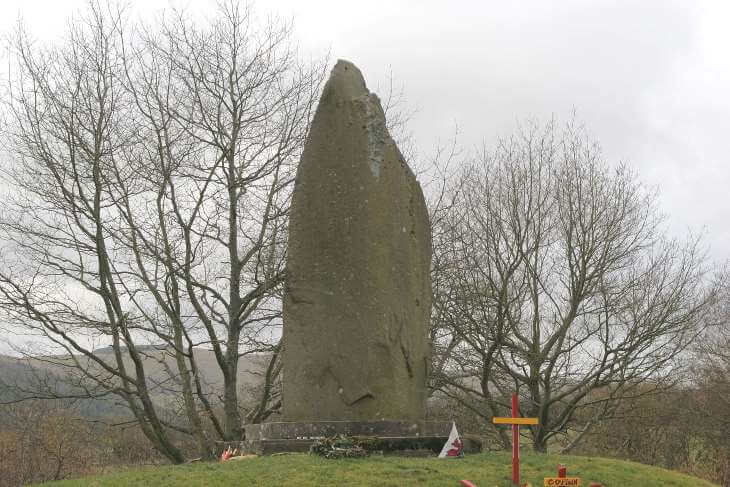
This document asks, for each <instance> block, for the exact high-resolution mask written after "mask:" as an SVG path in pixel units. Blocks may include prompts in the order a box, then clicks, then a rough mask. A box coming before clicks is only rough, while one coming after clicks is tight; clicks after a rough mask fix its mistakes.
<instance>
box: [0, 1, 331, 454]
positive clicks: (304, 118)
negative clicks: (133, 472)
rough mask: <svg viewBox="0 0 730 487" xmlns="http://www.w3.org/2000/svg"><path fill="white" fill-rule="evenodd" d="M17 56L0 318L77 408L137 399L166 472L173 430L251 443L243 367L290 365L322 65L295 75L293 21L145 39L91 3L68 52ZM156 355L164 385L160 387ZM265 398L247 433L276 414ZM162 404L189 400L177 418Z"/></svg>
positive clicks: (27, 43)
mask: <svg viewBox="0 0 730 487" xmlns="http://www.w3.org/2000/svg"><path fill="white" fill-rule="evenodd" d="M12 49H13V53H14V54H15V60H16V62H15V64H14V66H13V69H14V70H13V76H12V77H11V79H10V80H9V83H8V94H7V96H6V98H5V100H4V101H5V103H4V107H5V112H6V114H7V115H8V119H9V120H8V123H7V124H6V125H5V126H4V128H3V132H4V135H5V138H6V143H7V147H6V148H7V151H8V153H9V154H10V155H11V159H10V160H9V161H8V163H7V164H6V165H5V167H4V171H3V175H4V180H5V184H8V185H9V187H11V188H12V190H13V196H12V197H10V198H7V199H6V200H5V201H4V202H3V208H2V217H1V218H0V238H2V240H3V241H4V246H3V249H2V255H1V257H2V261H3V269H2V270H0V309H2V311H3V312H4V319H5V320H7V321H8V322H10V323H11V324H12V325H13V326H15V327H17V328H18V329H20V330H22V331H23V332H25V333H29V334H35V335H37V336H38V337H40V338H42V340H40V341H39V343H44V344H47V345H51V346H50V347H49V348H48V349H46V350H39V349H36V350H34V351H33V353H31V355H33V356H39V355H40V356H41V357H39V358H42V360H43V361H46V362H49V361H50V362H55V363H56V364H57V365H60V366H63V367H65V368H67V369H68V370H69V373H68V378H69V380H70V381H71V382H73V385H74V387H75V391H76V392H75V393H74V394H76V395H85V396H88V397H97V396H109V395H113V396H115V397H119V398H121V399H123V401H124V402H125V404H126V405H127V406H128V408H129V409H130V411H131V412H132V413H133V415H134V417H135V418H136V420H137V422H138V423H139V424H140V426H141V428H142V430H143V431H144V433H145V435H146V436H147V438H149V439H150V440H151V441H152V443H153V444H154V445H155V447H156V448H157V449H158V450H159V451H160V452H162V453H163V454H164V455H166V456H167V457H168V458H169V459H170V460H171V461H174V462H182V461H183V460H184V454H183V452H182V451H181V450H180V448H179V447H178V446H177V445H176V444H175V442H174V441H173V440H172V439H171V436H170V432H171V431H176V432H179V433H183V434H186V435H191V436H193V437H194V438H195V439H196V442H197V444H198V449H199V453H200V455H201V456H210V455H211V453H212V448H211V446H212V445H211V441H212V439H211V438H209V435H208V430H209V428H207V427H206V425H204V424H203V422H204V418H208V419H209V420H210V425H209V427H210V428H212V431H213V433H214V434H216V435H217V436H218V437H220V438H221V439H229V440H230V439H240V438H241V437H242V417H241V405H240V404H239V393H240V390H239V383H238V364H239V360H240V358H241V357H242V356H243V355H245V354H251V353H256V352H268V353H270V354H271V356H272V359H271V360H272V364H271V366H270V367H269V368H268V370H269V374H267V383H268V384H269V386H271V385H272V384H274V382H275V377H268V375H272V374H274V373H275V372H277V371H278V370H279V368H278V366H277V365H276V364H277V363H278V362H277V357H278V353H277V351H278V345H277V342H278V333H277V331H276V328H277V327H278V326H280V306H279V301H278V293H280V286H279V285H280V283H281V281H282V279H283V258H284V255H285V251H284V249H285V244H286V232H285V231H284V230H285V228H286V218H287V209H288V200H289V194H290V186H291V182H292V180H293V174H294V167H295V163H296V161H297V160H298V155H299V152H300V150H301V147H302V145H303V142H304V139H305V136H306V131H307V128H308V123H309V119H310V116H311V114H312V110H313V107H314V103H315V101H316V97H317V95H318V92H319V86H320V83H321V80H322V74H323V66H324V64H323V63H315V64H311V65H305V64H303V63H301V62H300V61H299V59H298V57H297V53H296V50H295V49H294V47H293V46H292V44H291V27H290V25H289V24H286V23H282V22H280V21H278V20H276V19H272V20H269V21H268V22H266V23H263V24H259V23H258V21H257V19H256V18H255V17H254V14H253V12H252V11H251V10H250V9H249V8H248V7H244V6H241V5H239V4H237V3H228V4H222V5H221V6H220V8H219V10H218V12H217V15H216V16H215V17H214V19H213V20H212V21H211V22H210V23H209V24H207V25H204V26H199V25H198V24H196V23H195V22H193V21H191V20H190V19H189V18H187V17H186V15H185V14H184V13H182V12H172V13H171V14H170V15H169V16H167V17H161V20H160V21H158V22H153V23H151V24H148V25H144V26H141V27H140V26H137V25H134V24H131V26H130V22H129V19H128V18H127V17H126V16H125V14H124V12H123V11H121V10H119V9H115V8H113V7H112V6H110V5H102V4H98V3H93V2H92V3H91V4H90V7H89V9H88V11H87V15H86V16H84V17H83V18H80V19H77V21H76V22H74V23H73V24H72V27H70V30H69V33H68V36H67V38H66V40H65V43H64V44H63V45H61V46H57V47H49V48H45V47H40V46H38V45H36V44H35V43H33V42H32V41H31V40H30V39H29V37H28V35H27V34H26V33H25V31H24V30H23V29H19V30H18V33H17V35H16V37H15V38H14V40H13V43H12ZM147 344H155V345H160V344H162V345H164V347H163V348H164V352H163V355H164V354H166V355H167V356H169V357H171V358H172V359H173V364H174V365H173V366H172V367H171V366H169V365H168V364H167V362H166V361H165V359H164V356H163V357H162V358H160V357H159V354H157V355H155V354H154V353H150V352H149V347H145V346H144V345H147ZM99 345H111V349H112V350H113V354H112V355H111V358H110V356H108V355H104V354H100V353H97V352H96V349H97V348H98V346H99ZM201 349H208V350H212V352H213V354H214V355H215V359H216V363H217V365H218V367H219V368H220V371H221V373H222V376H223V391H222V394H220V395H217V394H215V391H211V390H210V389H209V388H208V389H206V387H205V384H204V381H203V378H202V377H201V372H200V370H199V368H198V364H197V363H196V354H195V352H196V350H201ZM155 357H157V358H155ZM150 360H152V361H154V360H157V361H159V362H161V363H162V364H163V365H164V367H165V368H166V370H167V372H168V379H165V380H159V379H154V380H153V379H152V378H151V377H150V376H149V374H148V373H147V372H146V370H145V368H146V367H149V363H150ZM264 392H265V393H266V397H263V398H262V399H261V401H260V404H259V405H258V406H257V407H256V412H255V413H253V414H251V415H250V416H251V418H252V419H259V420H260V419H261V418H264V417H266V416H267V415H268V414H271V412H272V411H273V410H275V408H276V400H275V399H274V400H273V402H272V394H271V393H272V388H271V387H268V388H267V387H265V388H264ZM159 394H168V395H172V396H174V397H178V398H179V399H180V403H181V405H182V412H183V413H184V414H183V417H182V418H177V417H174V416H173V417H169V415H168V414H166V413H165V412H164V411H163V410H162V409H161V407H160V404H159V403H158V402H156V397H157V396H158V395H159ZM57 395H58V394H56V396H57ZM218 406H220V407H221V408H222V410H223V414H222V417H218V415H217V407H218ZM201 412H202V413H204V414H201Z"/></svg>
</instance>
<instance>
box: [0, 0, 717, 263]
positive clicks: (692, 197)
mask: <svg viewBox="0 0 730 487" xmlns="http://www.w3.org/2000/svg"><path fill="white" fill-rule="evenodd" d="M131 4H132V5H133V7H134V8H135V9H136V10H137V11H138V12H141V14H142V15H149V13H151V12H152V11H154V10H155V9H159V8H162V7H164V6H166V5H167V4H168V2H167V1H163V0H145V1H144V2H141V1H134V0H133V1H132V2H131ZM175 4H176V5H181V2H175ZM182 4H183V5H189V7H190V8H191V9H193V10H197V11H203V12H204V11H205V10H206V8H209V7H210V6H211V5H212V2H208V1H207V0H200V1H194V0H191V1H189V2H184V3H182ZM83 5H84V1H83V0H67V1H64V0H46V1H43V0H25V1H17V0H11V1H8V0H4V1H3V2H2V3H1V4H0V29H2V31H3V33H7V32H8V31H9V29H11V28H12V25H13V21H14V20H15V19H17V18H18V15H19V13H20V14H21V15H22V17H23V19H24V21H25V22H26V24H27V25H28V26H29V27H30V28H31V30H32V31H33V32H34V33H35V34H36V35H37V36H38V37H41V38H44V39H53V38H54V37H57V36H59V35H60V33H61V31H62V29H63V27H64V22H65V19H67V18H68V16H69V15H70V14H71V13H72V12H73V11H74V10H75V9H79V8H81V7H83ZM257 7H258V8H259V10H262V9H265V10H268V11H271V12H275V13H278V14H280V15H282V16H285V17H287V18H293V20H294V24H295V31H296V37H297V39H298V40H299V42H300V45H301V47H302V50H303V51H305V52H307V53H313V54H314V55H321V54H323V53H325V52H327V51H329V52H330V55H331V57H332V60H333V61H334V60H336V59H337V58H343V59H348V60H350V61H352V62H354V63H355V64H357V65H358V66H359V67H360V69H361V70H362V71H363V73H364V75H365V78H366V80H367V82H368V84H369V86H370V88H371V89H374V88H375V87H376V86H377V85H378V84H381V85H382V84H383V83H384V81H385V80H386V78H387V76H388V73H389V72H392V74H393V76H394V77H395V79H396V81H397V82H398V83H399V84H400V85H402V86H403V88H404V90H405V95H406V97H407V99H408V102H409V103H410V104H411V105H413V106H416V107H417V108H418V109H419V111H418V113H417V115H416V117H415V119H414V120H413V124H412V127H411V128H412V130H413V132H414V134H415V136H416V138H417V141H418V145H419V148H420V149H421V150H422V151H428V150H430V149H431V148H432V147H433V146H434V145H435V143H436V141H437V140H439V139H440V140H446V139H448V138H449V137H451V136H452V134H453V131H454V126H455V124H458V127H459V131H460V135H459V142H460V143H461V144H462V145H463V146H465V147H467V148H469V147H473V146H475V145H477V144H479V143H481V141H482V140H486V141H487V142H490V141H492V140H494V138H495V137H496V136H498V135H508V134H509V133H510V132H512V131H513V130H514V129H515V125H516V122H517V121H519V120H524V119H525V118H538V119H541V120H545V119H548V118H550V117H551V116H553V115H554V116H556V117H558V118H559V119H563V120H565V119H567V118H569V117H570V115H571V113H572V112H573V110H574V109H575V110H576V111H577V114H578V118H579V119H580V120H581V121H582V122H583V123H584V124H585V125H586V126H587V128H588V129H589V130H590V132H591V134H592V135H593V136H594V137H595V138H596V139H598V140H599V141H600V142H601V145H602V147H603V150H604V154H605V156H606V159H607V160H608V161H609V162H611V163H616V162H618V161H624V162H626V163H628V164H630V165H631V166H632V167H634V168H635V169H636V171H637V173H638V174H639V177H640V179H641V180H642V181H643V182H645V183H646V184H649V185H656V186H659V189H660V191H661V198H660V201H659V206H660V208H661V210H662V211H663V212H665V213H666V214H667V215H668V216H669V225H670V232H671V233H672V234H674V235H682V234H686V233H687V231H690V230H691V231H693V232H703V231H704V232H706V234H707V242H708V244H709V245H710V247H711V256H712V257H713V258H714V259H715V260H718V261H724V260H726V259H729V258H730V244H729V243H728V241H729V240H730V230H728V225H727V223H726V222H727V221H728V220H730V202H729V199H730V198H728V194H729V193H730V164H728V162H729V161H728V141H729V140H730V96H728V88H729V87H730V53H729V49H730V29H728V27H727V26H728V24H729V23H730V2H727V1H724V0H719V1H717V2H700V1H687V0H682V1H671V0H641V1H619V0H605V1H587V0H585V1H578V0H561V1H547V0H536V1H526V0H521V1H516V2H506V1H504V0H496V1H474V2H467V1H443V0H442V1H412V2H407V1H398V0H389V1H383V2H379V1H372V0H371V1H369V2H349V1H342V0H339V1H337V0H332V1H325V0H306V1H304V0H268V1H266V2H263V1H261V2H259V3H258V5H257Z"/></svg>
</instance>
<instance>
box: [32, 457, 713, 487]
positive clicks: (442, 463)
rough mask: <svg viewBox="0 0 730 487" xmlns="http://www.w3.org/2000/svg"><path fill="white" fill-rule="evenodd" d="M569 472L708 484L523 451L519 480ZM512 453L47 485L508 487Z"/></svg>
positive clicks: (606, 480)
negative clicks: (563, 468)
mask: <svg viewBox="0 0 730 487" xmlns="http://www.w3.org/2000/svg"><path fill="white" fill-rule="evenodd" d="M558 463H564V464H566V465H567V467H568V476H570V477H573V476H576V477H582V479H583V486H584V487H588V486H589V485H590V483H591V482H601V483H602V484H603V485H604V486H605V487H613V486H624V485H632V486H641V487H669V486H675V487H684V486H686V487H689V486H692V487H702V486H712V485H713V484H711V483H709V482H706V481H703V480H700V479H697V478H695V477H690V476H688V475H683V474H680V473H677V472H671V471H668V470H663V469H660V468H655V467H649V466H646V465H641V464H638V463H632V462H624V461H620V460H612V459H608V458H591V457H576V456H557V455H537V454H527V453H525V454H523V458H522V482H523V483H524V482H526V481H529V482H530V483H531V484H532V486H533V487H537V486H542V485H543V477H546V476H550V477H551V476H557V475H556V472H557V464H558ZM511 478H512V476H511V456H510V453H507V452H505V453H502V452H500V453H483V454H479V455H468V456H467V457H466V458H463V459H437V458H399V457H382V456H381V457H378V456H372V457H369V458H365V459H346V460H326V459H324V458H321V457H316V456H309V455H305V454H289V455H277V456H272V457H259V458H251V459H244V460H237V461H229V462H225V463H194V464H189V465H180V466H163V467H148V468H142V469H138V470H127V471H120V472H116V473H111V474H107V475H103V476H95V477H86V478H81V479H76V480H65V481H61V482H52V483H48V484H43V485H48V486H53V487H71V486H108V487H112V486H130V485H133V486H143V485H149V486H158V485H164V486H183V485H184V486H188V485H189V486H230V485H240V486H252V485H261V486H279V485H291V486H326V485H332V486H335V485H336V486H371V485H372V486H410V485H418V486H421V485H426V486H440V487H441V486H451V485H453V486H458V485H460V483H459V480H461V479H468V480H471V481H472V482H474V483H475V484H476V485H477V486H479V487H494V486H499V487H508V486H510V480H511Z"/></svg>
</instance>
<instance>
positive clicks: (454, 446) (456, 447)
mask: <svg viewBox="0 0 730 487" xmlns="http://www.w3.org/2000/svg"><path fill="white" fill-rule="evenodd" d="M463 456H464V442H463V441H461V438H460V437H459V432H458V431H456V423H453V422H452V423H451V434H449V439H448V440H446V444H445V445H444V447H443V448H442V449H441V453H439V458H447V457H463Z"/></svg>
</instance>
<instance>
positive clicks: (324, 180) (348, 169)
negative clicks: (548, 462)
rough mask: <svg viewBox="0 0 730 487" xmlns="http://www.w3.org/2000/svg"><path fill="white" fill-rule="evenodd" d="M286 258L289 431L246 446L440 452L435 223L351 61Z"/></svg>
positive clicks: (298, 206) (304, 172)
mask: <svg viewBox="0 0 730 487" xmlns="http://www.w3.org/2000/svg"><path fill="white" fill-rule="evenodd" d="M287 257H288V260H287V282H286V291H285V297H284V335H283V340H284V342H283V343H284V351H283V355H282V360H283V374H284V375H283V417H284V422H280V423H264V424H261V425H250V426H247V428H246V436H247V440H251V441H254V442H259V443H260V442H261V441H264V442H265V441H269V442H272V441H273V442H276V441H279V442H280V443H281V442H284V443H285V445H284V447H283V448H280V449H288V450H296V449H298V448H293V447H292V445H294V444H295V443H296V442H297V441H299V442H302V441H303V442H306V441H307V440H311V438H314V437H321V436H331V435H333V434H350V435H367V436H376V437H388V438H405V439H408V438H424V437H428V438H433V439H436V440H437V441H436V446H437V447H438V448H440V447H441V445H442V444H443V441H445V439H446V437H447V436H448V433H449V429H450V426H451V424H450V423H434V422H425V421H424V415H425V402H426V380H427V369H428V366H429V344H428V326H429V319H430V309H431V281H430V274H429V271H430V264H431V229H430V225H429V218H428V212H427V209H426V204H425V200H424V197H423V192H422V191H421V187H420V185H419V184H418V181H417V180H416V177H415V176H414V174H413V172H412V171H411V169H410V168H409V167H408V164H407V163H406V161H405V160H404V159H403V156H402V155H401V153H400V151H399V150H398V147H397V146H396V144H395V142H394V141H393V139H392V138H391V137H390V135H389V133H388V130H387V128H386V125H385V115H384V113H383V108H382V107H381V104H380V100H379V99H378V97H377V96H376V95H375V94H373V93H370V92H369V91H368V89H367V87H366V85H365V80H364V79H363V76H362V74H361V73H360V70H358V69H357V68H356V67H355V66H354V65H353V64H352V63H349V62H347V61H338V62H337V64H336V66H335V67H334V69H333V70H332V73H331V75H330V78H329V80H328V81H327V84H326V85H325V87H324V91H323V93H322V97H321V99H320V101H319V106H318V108H317V111H316V114H315V116H314V120H313V122H312V126H311V129H310V133H309V137H308V139H307V143H306V145H305V148H304V152H303V154H302V157H301V161H300V165H299V169H298V172H297V177H296V182H295V185H294V193H293V199H292V205H291V216H290V223H289V250H288V256H287ZM287 442H288V443H287ZM310 443H311V441H310ZM410 444H412V442H411V443H409V445H410ZM279 447H282V444H280V445H279ZM262 449H263V450H265V448H262V447H261V446H260V444H259V446H258V447H257V448H254V450H259V452H260V451H261V450H262Z"/></svg>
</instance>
